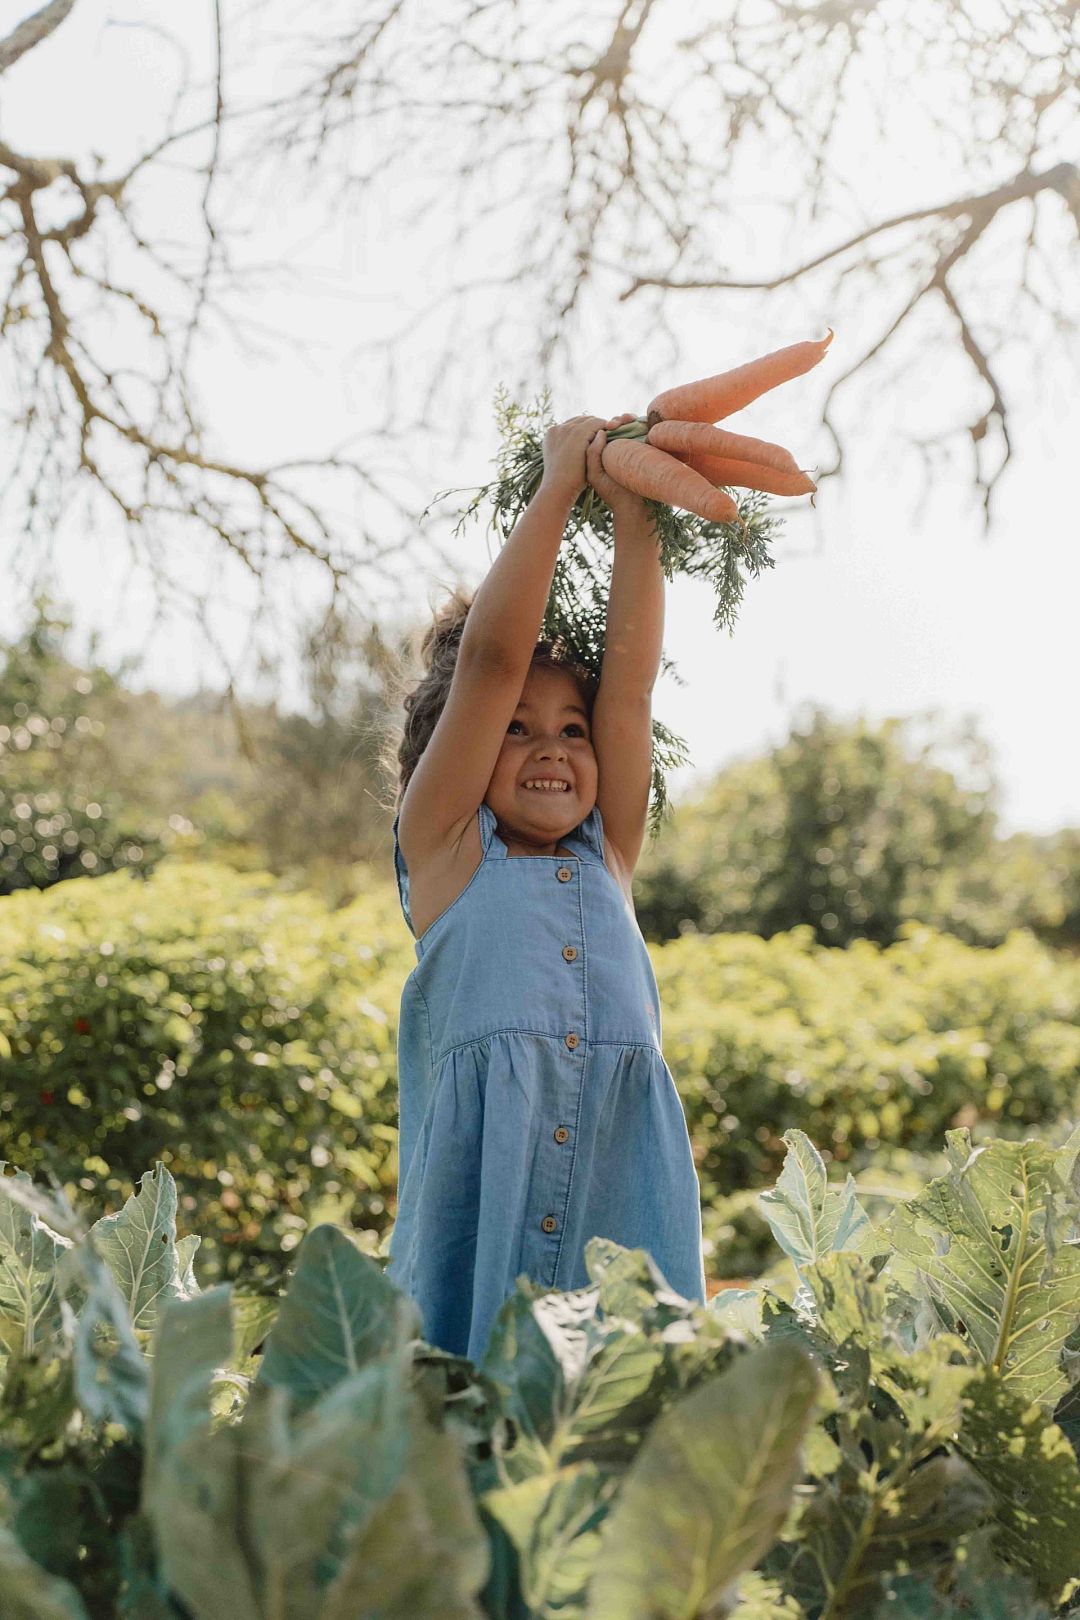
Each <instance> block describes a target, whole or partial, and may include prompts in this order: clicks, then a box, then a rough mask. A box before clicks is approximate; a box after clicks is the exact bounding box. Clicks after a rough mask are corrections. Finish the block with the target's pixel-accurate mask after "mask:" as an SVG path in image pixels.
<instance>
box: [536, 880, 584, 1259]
mask: <svg viewBox="0 0 1080 1620" xmlns="http://www.w3.org/2000/svg"><path fill="white" fill-rule="evenodd" d="M576 870H578V872H580V867H578V868H576ZM573 875H575V868H573V867H570V865H562V867H559V868H557V872H555V878H557V880H559V883H570V880H572V878H573ZM567 899H568V901H570V904H572V906H573V912H575V927H573V928H572V930H570V932H572V935H575V933H576V932H578V928H580V925H581V915H580V901H581V893H580V891H578V897H576V904H575V901H573V896H567ZM560 954H562V959H563V961H565V962H576V961H578V957H580V949H578V946H576V944H570V941H567V943H565V944H563V946H562V951H560ZM573 983H575V987H578V990H576V993H578V995H580V996H581V1001H580V1004H578V1003H575V1006H578V1014H580V1017H581V1019H585V1016H586V1013H585V980H578V978H576V975H575V980H573ZM562 1038H563V1045H565V1047H567V1051H576V1048H578V1047H580V1045H581V1040H583V1037H581V1035H580V1034H578V1030H576V1029H570V1030H567V1034H565V1035H563V1037H562ZM573 1076H575V1079H573V1081H572V1082H570V1081H568V1082H567V1095H565V1098H563V1102H562V1103H560V1108H559V1111H560V1113H562V1111H563V1106H565V1108H568V1111H570V1113H573V1111H575V1108H576V1106H578V1103H580V1085H581V1071H580V1069H578V1068H576V1066H575V1069H573ZM570 1085H573V1095H570ZM563 1118H567V1115H563ZM555 1119H559V1115H555ZM552 1139H554V1142H555V1144H557V1145H559V1147H563V1144H567V1142H570V1129H568V1128H567V1126H565V1124H555V1126H554V1129H552ZM560 1165H562V1170H560V1171H559V1176H557V1181H559V1184H560V1191H562V1196H568V1179H567V1178H570V1176H572V1173H573V1145H572V1147H570V1153H568V1155H567V1157H560ZM552 1191H554V1189H552ZM539 1226H541V1231H544V1233H549V1234H554V1233H557V1231H560V1221H559V1218H557V1217H555V1215H554V1213H551V1212H549V1213H546V1215H544V1217H542V1220H541V1221H539ZM554 1275H555V1272H554V1268H552V1283H554Z"/></svg>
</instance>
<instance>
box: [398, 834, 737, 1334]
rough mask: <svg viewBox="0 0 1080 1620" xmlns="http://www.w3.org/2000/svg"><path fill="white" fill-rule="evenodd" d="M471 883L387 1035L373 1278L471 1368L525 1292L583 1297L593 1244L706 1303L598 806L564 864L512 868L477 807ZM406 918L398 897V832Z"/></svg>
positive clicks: (662, 1078) (670, 1089)
mask: <svg viewBox="0 0 1080 1620" xmlns="http://www.w3.org/2000/svg"><path fill="white" fill-rule="evenodd" d="M477 815H478V816H479V820H480V841H481V846H482V850H483V855H482V858H481V861H480V864H479V866H478V867H477V869H476V871H475V873H474V874H473V876H472V877H471V878H470V880H469V882H468V884H467V885H466V886H465V888H464V889H463V890H462V892H461V893H460V894H459V895H458V897H457V898H456V899H455V900H454V901H453V902H452V903H451V904H450V905H449V906H448V907H447V908H446V910H445V911H443V912H442V913H441V915H440V916H438V917H436V919H435V921H434V922H433V923H431V925H430V926H429V927H428V928H427V929H426V931H425V932H424V933H423V934H422V935H421V936H420V938H419V939H417V940H416V941H415V946H416V957H417V961H416V966H415V967H414V968H413V970H412V972H411V973H410V974H409V977H408V979H407V980H406V982H405V986H404V988H403V990H402V995H401V1012H400V1019H399V1024H398V1085H399V1126H400V1129H399V1137H398V1201H397V1212H396V1218H395V1224H394V1227H393V1230H392V1232H391V1235H390V1245H389V1251H388V1253H389V1260H388V1264H387V1271H386V1274H387V1276H388V1277H389V1278H390V1280H391V1281H392V1282H393V1283H395V1285H396V1286H397V1287H398V1288H400V1289H402V1290H403V1291H404V1292H405V1293H406V1294H408V1295H409V1296H410V1297H411V1298H412V1299H413V1300H414V1301H415V1303H416V1305H417V1307H418V1309H419V1311H420V1314H421V1318H422V1324H423V1326H422V1333H423V1336H424V1338H425V1339H426V1340H427V1342H428V1343H429V1344H433V1345H437V1346H439V1347H440V1348H441V1349H444V1350H447V1351H450V1352H452V1353H454V1354H457V1355H464V1356H468V1357H469V1359H470V1360H472V1361H474V1362H478V1361H480V1360H481V1359H482V1357H483V1354H484V1350H485V1347H486V1345H487V1340H488V1335H489V1333H490V1330H491V1326H492V1323H493V1322H494V1319H495V1317H496V1315H497V1313H498V1310H499V1307H500V1305H501V1304H502V1302H503V1300H504V1299H506V1298H507V1296H508V1295H510V1294H512V1293H513V1292H514V1283H515V1279H516V1278H517V1277H518V1276H520V1275H522V1274H524V1275H525V1276H527V1277H529V1278H530V1279H532V1280H533V1281H534V1282H536V1283H539V1284H541V1285H543V1286H544V1287H545V1288H558V1289H564V1290H565V1289H572V1288H582V1287H586V1286H588V1283H589V1278H588V1274H587V1273H586V1270H585V1263H584V1249H585V1244H586V1242H587V1241H588V1239H589V1238H591V1237H594V1236H600V1237H606V1238H612V1239H614V1241H615V1242H617V1243H621V1244H624V1245H625V1246H626V1247H628V1248H642V1249H647V1250H648V1251H649V1253H650V1254H651V1255H652V1257H653V1259H654V1260H655V1261H656V1263H657V1265H658V1266H659V1268H660V1270H661V1271H662V1272H663V1273H664V1276H665V1277H666V1278H667V1280H668V1282H669V1283H670V1284H671V1286H672V1287H673V1288H675V1289H676V1290H677V1291H678V1292H679V1293H680V1294H682V1295H683V1296H684V1297H685V1298H689V1299H696V1300H698V1301H700V1302H704V1299H705V1277H704V1268H703V1262H702V1246H701V1203H700V1188H699V1184H698V1178H697V1171H696V1169H695V1166H694V1160H693V1155H692V1153H691V1149H690V1137H689V1133H688V1131H687V1127H686V1116H685V1114H684V1113H683V1107H682V1101H681V1099H680V1097H679V1094H678V1092H677V1090H676V1088H675V1081H674V1079H673V1078H672V1075H671V1071H670V1070H669V1069H668V1067H667V1064H666V1063H665V1061H664V1058H663V1055H662V1053H661V1049H660V1000H659V994H658V992H657V986H656V978H655V975H654V973H653V969H652V962H651V961H650V958H649V953H648V950H647V949H646V945H645V941H644V939H643V937H642V934H641V930H640V929H639V927H638V924H637V919H636V918H635V916H634V913H633V910H632V908H631V907H630V906H629V905H628V904H627V901H626V899H625V898H624V896H623V892H622V890H621V889H620V887H619V885H618V883H617V882H616V880H615V878H614V877H613V876H612V874H611V872H609V870H608V868H607V866H606V865H605V863H604V831H603V822H602V819H601V815H600V810H599V808H598V807H594V809H593V810H591V811H590V813H589V815H588V816H587V817H586V818H585V820H584V821H582V822H581V823H580V824H579V825H578V826H577V827H576V828H575V830H574V831H573V832H572V833H570V834H569V835H568V836H567V837H566V838H564V839H562V840H560V842H561V844H562V845H563V847H564V848H566V849H570V850H572V851H573V852H574V853H573V855H572V856H566V855H526V856H510V855H509V854H508V851H507V847H506V845H505V843H504V842H503V841H502V839H501V838H500V837H499V835H498V833H497V832H496V830H495V828H496V824H497V823H496V817H495V813H494V811H493V810H492V809H491V808H490V806H489V805H487V804H481V806H480V808H479V810H478V812H477ZM393 832H394V866H395V870H396V873H397V880H398V892H399V895H400V897H401V906H402V911H403V912H404V914H405V920H406V922H407V923H408V925H409V930H410V932H411V933H413V934H414V935H415V930H414V929H413V925H412V918H411V916H410V914H409V879H408V872H407V870H406V867H405V861H404V859H403V857H402V854H401V848H400V845H399V843H398V818H395V820H394V828H393Z"/></svg>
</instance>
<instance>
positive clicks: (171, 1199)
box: [90, 1161, 194, 1338]
mask: <svg viewBox="0 0 1080 1620" xmlns="http://www.w3.org/2000/svg"><path fill="white" fill-rule="evenodd" d="M90 1238H91V1241H92V1242H93V1244H94V1247H95V1248H96V1250H97V1252H98V1253H99V1254H100V1255H101V1257H102V1259H103V1260H104V1261H105V1264H106V1265H107V1266H108V1268H109V1270H110V1271H111V1272H112V1275H113V1279H114V1281H115V1283H116V1285H117V1287H118V1288H119V1290H120V1293H121V1295H122V1296H123V1298H124V1300H125V1302H126V1304H127V1308H128V1311H129V1313H130V1316H131V1323H132V1326H133V1327H134V1329H135V1331H136V1333H137V1334H139V1335H140V1336H141V1337H144V1338H145V1337H148V1336H149V1335H150V1334H151V1333H152V1332H153V1330H154V1328H155V1327H156V1326H157V1322H158V1317H159V1316H160V1314H161V1311H162V1309H163V1307H164V1306H165V1305H166V1303H167V1302H168V1301H169V1300H170V1299H187V1298H188V1297H189V1296H190V1295H191V1294H192V1292H193V1288H192V1283H193V1281H194V1279H193V1277H192V1275H191V1255H192V1254H193V1253H194V1248H193V1244H192V1240H191V1239H185V1240H184V1247H183V1248H180V1247H178V1245H177V1242H176V1183H175V1181H174V1180H173V1178H172V1176H171V1175H170V1174H169V1172H168V1171H167V1170H166V1168H165V1166H164V1165H163V1164H162V1163H161V1162H160V1161H159V1162H158V1163H157V1164H156V1165H155V1166H154V1168H153V1170H147V1171H146V1173H145V1174H144V1175H143V1176H141V1177H140V1180H139V1189H138V1191H137V1192H136V1193H133V1194H132V1195H131V1197H130V1198H129V1199H128V1200H127V1202H126V1203H125V1205H124V1207H123V1208H122V1209H120V1210H118V1211H117V1213H116V1214H115V1215H104V1216H103V1217H102V1218H101V1220H99V1221H95V1222H94V1224H93V1226H92V1227H91V1228H90Z"/></svg>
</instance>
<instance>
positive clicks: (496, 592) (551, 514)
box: [461, 482, 576, 680]
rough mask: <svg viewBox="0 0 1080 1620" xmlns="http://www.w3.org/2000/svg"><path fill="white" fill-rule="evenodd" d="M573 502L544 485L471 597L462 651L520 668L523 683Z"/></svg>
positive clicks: (566, 493) (563, 492)
mask: <svg viewBox="0 0 1080 1620" xmlns="http://www.w3.org/2000/svg"><path fill="white" fill-rule="evenodd" d="M575 499H576V496H575V494H574V493H573V492H570V491H567V490H563V489H561V488H559V487H558V486H556V485H552V484H548V483H544V482H541V484H540V487H539V488H538V489H537V491H536V494H535V495H534V496H533V498H532V500H531V501H530V502H529V504H528V506H527V507H526V508H525V511H524V512H523V513H522V514H521V517H520V518H519V519H518V521H517V523H516V524H515V525H514V528H513V531H512V532H511V534H510V536H509V538H508V539H507V540H506V541H505V542H504V544H503V547H502V549H501V551H500V552H499V554H498V556H497V557H496V558H495V561H494V562H493V563H492V565H491V567H490V568H489V569H488V571H487V575H486V577H485V578H484V581H483V583H482V584H481V585H480V587H479V588H478V590H477V592H476V595H475V597H474V598H473V604H472V606H471V607H470V609H469V613H468V617H467V618H466V620H465V628H464V629H463V631H462V633H461V650H462V652H466V651H468V652H471V653H478V652H479V653H483V654H484V655H485V656H487V657H489V658H499V659H501V660H502V661H504V662H506V663H508V664H509V665H511V666H512V667H516V666H517V665H520V666H521V671H522V679H523V680H524V678H525V675H526V674H527V672H528V666H529V660H530V659H531V657H532V653H533V648H534V647H535V646H536V642H537V638H538V636H539V634H540V629H541V626H542V625H543V622H544V609H545V608H546V606H547V599H548V595H549V593H550V591H551V581H552V578H553V576H554V573H555V563H556V561H557V559H558V555H559V546H560V545H561V543H562V538H563V532H564V530H565V528H566V520H567V518H568V517H569V515H570V508H571V507H572V506H573V504H574V501H575Z"/></svg>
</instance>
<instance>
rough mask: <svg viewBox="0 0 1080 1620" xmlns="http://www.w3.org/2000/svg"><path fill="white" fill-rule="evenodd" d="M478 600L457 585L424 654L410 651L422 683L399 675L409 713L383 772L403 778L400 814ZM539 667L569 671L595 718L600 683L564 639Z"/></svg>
mask: <svg viewBox="0 0 1080 1620" xmlns="http://www.w3.org/2000/svg"><path fill="white" fill-rule="evenodd" d="M475 595H476V593H475V591H466V590H463V589H462V588H461V587H460V586H455V587H454V588H453V589H452V590H451V591H450V594H449V596H448V597H447V599H446V600H445V601H444V602H443V603H442V605H441V606H440V607H439V608H438V609H437V610H436V611H435V612H434V614H433V617H432V621H431V623H430V625H428V627H427V629H426V630H424V631H423V632H422V634H421V637H420V643H419V648H418V649H417V648H416V647H415V638H414V646H413V648H412V649H410V651H411V653H412V656H413V657H414V658H415V656H416V653H417V651H418V653H419V658H420V662H421V664H422V666H423V674H422V675H421V676H420V677H419V679H417V678H416V677H415V675H410V674H408V673H406V672H405V671H403V670H400V671H399V674H398V679H397V683H396V684H397V688H398V690H397V694H396V695H397V699H398V702H399V703H400V705H401V707H402V708H403V709H404V711H405V722H404V725H403V726H399V727H397V728H395V729H394V731H393V732H392V733H391V734H390V735H388V736H387V739H386V743H385V746H384V748H383V752H382V756H381V764H382V768H383V771H384V773H385V774H386V776H387V778H388V780H393V778H394V777H396V778H397V786H396V791H395V795H394V804H393V809H394V812H395V814H396V812H397V810H398V809H400V807H401V801H402V799H403V798H404V795H405V789H406V788H407V787H408V785H409V780H410V778H411V776H412V774H413V772H414V771H415V769H416V767H417V764H418V763H419V760H420V755H421V754H422V753H423V752H424V749H425V748H426V747H427V745H428V743H429V741H430V740H431V734H432V732H433V731H434V730H435V726H436V723H437V721H438V718H439V716H440V714H442V712H443V709H444V707H445V706H446V699H447V697H448V696H449V693H450V683H451V681H452V680H453V678H454V670H455V668H456V666H457V655H458V648H459V647H460V645H461V632H462V630H463V629H464V627H465V620H466V618H467V617H468V613H469V609H470V607H471V606H472V604H473V600H474V598H475ZM538 664H539V665H542V666H544V667H545V668H548V669H562V670H566V671H567V673H568V674H570V675H571V676H572V677H573V679H574V683H575V685H576V686H577V688H578V691H579V692H580V694H581V701H582V702H583V703H584V705H585V710H586V713H587V714H588V715H589V717H590V719H591V718H592V712H593V702H594V700H595V698H596V691H597V687H598V685H599V681H598V679H597V677H596V676H595V675H594V674H593V673H592V671H591V670H589V669H588V668H587V667H586V666H585V665H584V664H582V663H581V662H580V661H579V660H578V659H577V658H575V656H574V654H573V652H572V650H571V649H570V648H569V647H567V646H566V645H565V644H563V643H562V642H561V641H559V640H555V641H545V640H541V641H538V642H537V643H536V647H535V649H534V651H533V655H532V659H531V661H530V667H532V666H535V665H538Z"/></svg>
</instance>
